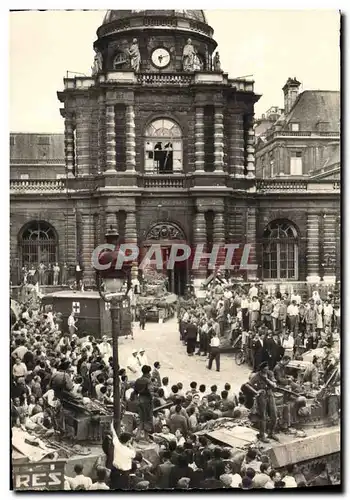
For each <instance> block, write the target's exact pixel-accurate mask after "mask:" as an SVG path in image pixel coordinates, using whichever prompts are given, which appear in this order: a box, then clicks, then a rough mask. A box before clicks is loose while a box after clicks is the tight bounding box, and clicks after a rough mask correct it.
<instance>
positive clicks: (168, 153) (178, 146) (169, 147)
mask: <svg viewBox="0 0 350 500" xmlns="http://www.w3.org/2000/svg"><path fill="white" fill-rule="evenodd" d="M145 172H149V173H150V172H152V173H157V174H172V173H176V172H182V134H181V129H180V127H179V126H178V125H177V123H175V122H173V121H172V120H168V119H166V118H162V119H159V120H154V121H153V122H152V123H151V124H150V125H149V126H148V127H147V129H146V132H145Z"/></svg>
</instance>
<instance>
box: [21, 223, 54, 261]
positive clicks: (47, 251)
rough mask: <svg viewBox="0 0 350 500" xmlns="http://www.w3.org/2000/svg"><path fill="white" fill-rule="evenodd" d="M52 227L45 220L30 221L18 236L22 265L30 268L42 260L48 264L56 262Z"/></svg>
mask: <svg viewBox="0 0 350 500" xmlns="http://www.w3.org/2000/svg"><path fill="white" fill-rule="evenodd" d="M57 243H58V242H57V237H56V232H55V230H54V228H53V227H52V226H51V225H50V224H48V223H47V222H32V223H30V224H29V225H28V226H26V227H25V228H24V230H23V232H22V234H21V236H20V241H19V244H20V254H21V261H22V262H21V263H22V266H27V267H28V268H30V267H31V266H34V267H35V268H37V266H38V265H39V264H40V263H41V262H43V263H44V264H45V266H49V265H51V264H54V263H55V262H57V260H58V259H57V254H58V244H57Z"/></svg>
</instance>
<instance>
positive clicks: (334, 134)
mask: <svg viewBox="0 0 350 500" xmlns="http://www.w3.org/2000/svg"><path fill="white" fill-rule="evenodd" d="M275 137H340V132H317V131H311V130H304V131H303V130H299V131H292V130H276V131H274V132H272V133H271V134H268V133H267V139H272V138H275Z"/></svg>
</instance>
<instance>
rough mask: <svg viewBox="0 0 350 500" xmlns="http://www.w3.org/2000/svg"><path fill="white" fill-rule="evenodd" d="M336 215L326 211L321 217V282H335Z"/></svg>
mask: <svg viewBox="0 0 350 500" xmlns="http://www.w3.org/2000/svg"><path fill="white" fill-rule="evenodd" d="M336 219H337V214H336V213H332V212H329V211H327V212H326V213H325V214H324V215H323V281H325V282H327V283H335V281H336V262H337V255H336V247H337V245H336V237H337V236H336V223H335V221H336Z"/></svg>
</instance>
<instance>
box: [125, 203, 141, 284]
mask: <svg viewBox="0 0 350 500" xmlns="http://www.w3.org/2000/svg"><path fill="white" fill-rule="evenodd" d="M125 243H128V244H130V245H135V246H137V227H136V213H135V211H128V212H126V220H125ZM137 276H138V261H137V259H136V260H134V261H133V262H132V268H131V279H135V278H137Z"/></svg>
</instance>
